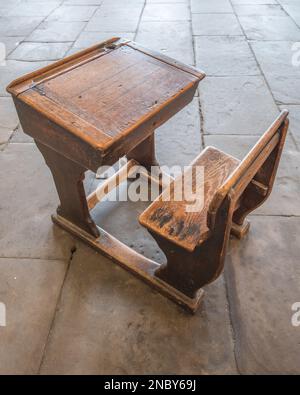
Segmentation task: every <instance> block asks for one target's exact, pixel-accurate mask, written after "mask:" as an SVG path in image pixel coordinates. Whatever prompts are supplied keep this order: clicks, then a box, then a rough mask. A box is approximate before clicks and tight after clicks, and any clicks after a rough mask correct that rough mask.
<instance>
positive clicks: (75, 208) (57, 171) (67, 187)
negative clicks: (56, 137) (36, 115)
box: [35, 141, 99, 237]
mask: <svg viewBox="0 0 300 395" xmlns="http://www.w3.org/2000/svg"><path fill="white" fill-rule="evenodd" d="M35 142H36V145H37V147H38V149H39V150H40V152H41V153H42V155H43V157H44V159H45V161H46V164H47V166H48V167H49V168H50V170H51V173H52V176H53V178H54V182H55V186H56V189H57V192H58V196H59V199H60V205H59V206H58V208H57V214H58V215H60V216H61V217H64V218H65V219H67V220H69V221H70V222H72V223H73V224H75V225H77V226H79V227H80V228H81V229H83V230H85V231H86V232H88V233H89V234H91V235H93V236H95V237H98V236H99V231H98V228H97V226H96V225H95V223H94V221H93V220H92V218H91V217H90V213H89V210H88V206H87V201H86V196H85V191H84V186H83V180H84V173H85V171H86V169H85V168H84V167H82V166H80V165H79V164H77V163H75V162H73V161H71V160H70V159H68V158H66V157H64V156H62V155H61V154H59V153H58V152H56V151H53V150H52V149H51V148H49V147H47V146H46V145H44V144H41V143H40V142H38V141H35Z"/></svg>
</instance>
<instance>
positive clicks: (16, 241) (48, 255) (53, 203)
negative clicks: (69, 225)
mask: <svg viewBox="0 0 300 395" xmlns="http://www.w3.org/2000/svg"><path fill="white" fill-rule="evenodd" d="M0 163H1V173H0V184H1V185H5V188H1V190H0V193H1V198H0V202H1V217H0V256H1V257H29V258H43V259H65V258H67V257H69V255H70V250H71V248H72V246H73V245H74V241H73V239H72V237H71V236H69V235H68V234H67V233H66V232H64V231H63V230H61V229H59V228H58V227H57V226H54V225H53V224H52V221H51V218H50V216H51V214H53V213H55V211H56V207H57V205H58V196H57V193H56V190H55V186H54V182H53V179H52V176H51V174H50V171H49V169H48V167H47V166H46V165H45V162H44V160H43V158H42V155H41V154H40V153H39V152H38V150H37V148H36V147H35V146H34V145H33V144H9V145H8V146H7V147H6V149H5V150H4V151H3V152H2V153H1V155H0Z"/></svg>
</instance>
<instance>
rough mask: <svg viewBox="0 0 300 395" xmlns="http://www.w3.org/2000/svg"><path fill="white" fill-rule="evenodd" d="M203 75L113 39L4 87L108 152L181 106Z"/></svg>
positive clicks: (134, 141) (133, 144)
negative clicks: (131, 135)
mask: <svg viewBox="0 0 300 395" xmlns="http://www.w3.org/2000/svg"><path fill="white" fill-rule="evenodd" d="M203 77H204V73H202V72H200V71H197V70H196V69H195V68H192V67H189V66H185V65H181V64H180V63H178V62H175V61H174V60H172V59H170V58H166V57H164V56H161V55H159V54H156V55H154V54H153V53H151V52H150V51H147V50H144V49H143V50H141V49H139V46H138V45H137V44H135V43H132V44H131V46H130V45H129V43H128V42H126V41H124V40H118V39H117V38H113V39H111V40H109V41H107V42H104V43H102V44H99V45H98V46H94V47H92V48H91V49H90V50H89V51H88V50H86V51H83V52H80V53H78V55H77V56H76V55H73V56H72V57H69V58H66V59H65V61H60V62H56V63H54V64H53V65H52V66H48V67H47V68H45V69H42V70H41V71H40V73H38V72H35V73H31V74H29V75H28V76H27V78H26V76H24V77H23V78H21V79H18V80H16V81H15V82H13V83H11V84H10V85H9V87H8V88H7V89H8V91H9V92H10V93H12V95H13V96H14V97H17V99H18V100H19V101H22V102H24V103H27V104H28V105H29V106H31V107H32V108H34V109H35V110H36V111H38V112H40V113H41V114H43V115H44V116H45V117H47V118H49V119H50V120H51V121H53V122H55V123H57V124H58V125H60V126H62V127H64V128H66V129H68V131H69V132H70V133H73V134H74V135H76V137H78V138H80V139H81V140H83V141H85V142H87V143H88V144H90V145H91V146H92V147H94V148H95V149H98V150H101V151H103V152H105V155H107V156H109V155H110V150H114V151H118V147H117V145H123V144H124V140H125V138H126V139H127V143H128V142H129V141H130V138H131V137H130V134H137V132H138V131H140V134H141V136H138V137H136V139H135V140H134V139H133V141H132V146H130V147H127V149H130V148H134V147H135V146H136V145H137V144H138V143H139V140H142V139H143V138H145V137H147V133H148V129H150V128H151V131H152V132H153V131H154V129H155V128H156V127H157V126H159V125H160V124H161V123H163V122H165V121H166V120H167V119H169V118H170V117H171V116H172V115H173V113H174V112H173V109H174V108H175V107H176V112H177V111H179V110H180V109H181V108H182V107H183V106H185V105H186V104H187V102H188V101H190V100H191V98H192V96H191V94H193V93H194V91H195V89H196V87H197V85H198V83H199V81H200V80H201V79H202V78H203ZM189 92H191V94H189ZM181 97H182V99H181ZM179 99H180V100H179ZM145 126H146V128H145ZM35 138H36V136H35Z"/></svg>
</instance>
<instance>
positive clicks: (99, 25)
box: [85, 17, 138, 36]
mask: <svg viewBox="0 0 300 395" xmlns="http://www.w3.org/2000/svg"><path fill="white" fill-rule="evenodd" d="M137 26H138V18H136V19H131V20H128V19H122V18H114V19H111V18H109V17H103V18H92V19H91V20H90V22H89V23H88V24H87V26H86V28H85V31H91V32H111V33H112V34H111V35H112V36H113V32H115V31H119V30H122V31H123V32H131V33H134V32H135V31H136V29H137Z"/></svg>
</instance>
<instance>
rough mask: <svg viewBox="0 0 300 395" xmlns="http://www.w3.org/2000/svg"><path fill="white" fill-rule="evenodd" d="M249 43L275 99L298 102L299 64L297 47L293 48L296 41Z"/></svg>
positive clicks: (299, 88) (299, 99)
mask: <svg viewBox="0 0 300 395" xmlns="http://www.w3.org/2000/svg"><path fill="white" fill-rule="evenodd" d="M251 45H252V48H253V50H254V53H255V56H256V58H257V59H258V62H259V63H260V65H261V68H262V71H263V72H264V75H265V77H266V79H267V81H268V84H269V86H270V88H271V91H272V93H273V95H274V97H275V99H276V101H277V102H278V103H279V104H281V103H287V104H300V66H299V65H298V64H297V63H298V56H297V52H296V51H297V47H296V51H295V49H294V45H297V42H293V41H282V42H279V41H277V42H276V41H270V42H252V43H251ZM278 54H280V56H278Z"/></svg>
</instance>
